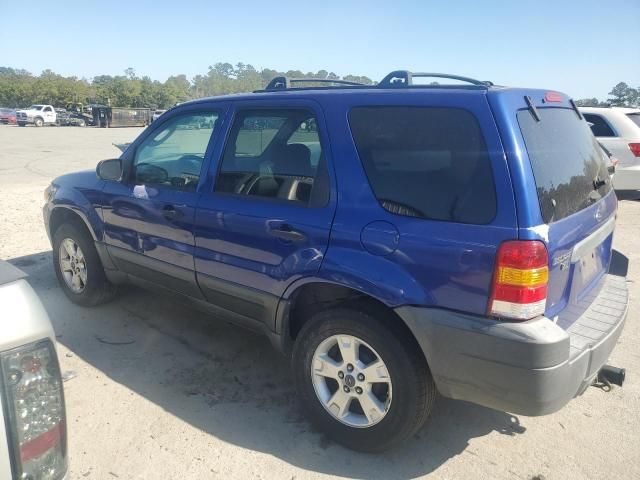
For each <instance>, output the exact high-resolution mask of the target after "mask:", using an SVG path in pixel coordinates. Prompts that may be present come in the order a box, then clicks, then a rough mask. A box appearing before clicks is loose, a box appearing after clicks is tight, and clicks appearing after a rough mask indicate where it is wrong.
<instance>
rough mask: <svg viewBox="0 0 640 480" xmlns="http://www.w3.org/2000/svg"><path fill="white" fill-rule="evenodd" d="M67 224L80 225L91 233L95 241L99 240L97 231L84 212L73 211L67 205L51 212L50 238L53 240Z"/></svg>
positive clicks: (55, 208) (57, 207)
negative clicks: (59, 229) (61, 227)
mask: <svg viewBox="0 0 640 480" xmlns="http://www.w3.org/2000/svg"><path fill="white" fill-rule="evenodd" d="M65 223H74V224H76V225H79V226H81V227H82V228H84V229H86V230H87V231H88V232H89V234H90V235H91V238H92V239H93V240H94V241H96V240H97V239H98V237H97V236H96V232H95V230H94V229H93V227H92V225H91V223H90V222H89V220H88V219H87V216H86V215H85V214H84V212H82V211H80V210H78V209H73V208H71V207H69V206H66V205H65V206H56V207H54V208H53V209H52V210H51V214H50V216H49V223H48V230H49V235H50V237H51V238H53V235H54V234H55V232H56V231H57V230H58V228H60V226H62V225H64V224H65Z"/></svg>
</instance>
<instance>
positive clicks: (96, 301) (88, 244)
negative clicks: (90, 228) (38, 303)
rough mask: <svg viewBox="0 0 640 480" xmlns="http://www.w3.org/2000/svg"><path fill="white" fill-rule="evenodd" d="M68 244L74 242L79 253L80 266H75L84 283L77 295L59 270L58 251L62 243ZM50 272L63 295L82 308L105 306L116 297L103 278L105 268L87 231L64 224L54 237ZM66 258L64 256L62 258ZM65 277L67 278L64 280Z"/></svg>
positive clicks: (109, 284)
mask: <svg viewBox="0 0 640 480" xmlns="http://www.w3.org/2000/svg"><path fill="white" fill-rule="evenodd" d="M67 240H71V241H72V242H75V244H77V246H78V247H79V249H80V250H81V252H82V257H83V258H84V261H83V262H78V265H80V264H82V265H83V266H84V272H85V275H84V277H85V278H84V282H82V283H83V285H82V288H81V289H80V290H79V291H78V290H75V291H74V289H73V287H72V285H71V284H69V283H68V281H67V279H68V278H69V272H68V271H67V272H63V269H62V268H63V267H62V266H61V261H60V259H61V255H63V254H64V253H61V247H62V248H64V247H63V245H62V244H63V242H65V241H67ZM52 243H53V268H54V270H55V272H56V277H57V278H58V283H60V287H61V288H62V291H63V292H64V293H65V295H66V296H67V297H68V298H69V300H71V301H72V302H73V303H75V304H77V305H82V306H83V307H93V306H96V305H100V304H101V303H105V302H107V301H109V300H111V299H112V298H113V296H114V295H115V290H116V289H115V286H114V285H112V284H111V283H110V282H109V281H108V280H107V277H106V276H105V274H104V268H103V266H102V262H101V261H100V257H99V256H98V252H97V250H96V247H95V244H94V243H93V238H91V236H90V235H89V233H88V232H87V230H86V229H85V228H83V227H79V226H78V225H76V224H73V223H65V224H63V225H61V226H60V227H59V228H58V229H57V230H56V231H55V233H54V234H53V242H52ZM64 255H65V256H66V254H64ZM65 277H66V278H65Z"/></svg>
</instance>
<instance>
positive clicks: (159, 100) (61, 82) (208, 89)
mask: <svg viewBox="0 0 640 480" xmlns="http://www.w3.org/2000/svg"><path fill="white" fill-rule="evenodd" d="M281 75H285V76H288V77H296V78H310V79H333V80H335V79H340V78H341V77H339V76H338V75H336V74H335V73H333V72H328V71H326V70H320V71H318V72H315V73H314V72H306V73H304V72H302V71H300V70H289V71H286V72H279V71H277V70H272V69H268V68H265V69H262V70H257V69H256V68H255V67H253V66H252V65H249V64H244V63H238V64H236V65H232V64H230V63H216V64H215V65H213V66H210V67H209V70H208V72H207V73H206V74H204V75H196V76H195V77H194V78H193V79H191V80H189V79H188V78H187V76H186V75H183V74H182V75H173V76H171V77H169V78H168V79H167V80H166V81H164V82H160V81H158V80H152V79H151V78H150V77H148V76H142V77H140V76H138V75H137V74H136V71H135V70H134V69H133V68H127V69H126V70H125V71H124V75H115V76H112V75H98V76H96V77H94V78H93V79H91V80H87V79H86V78H78V77H64V76H62V75H58V74H57V73H55V72H52V71H51V70H45V71H43V72H42V73H41V74H40V75H37V76H36V75H33V74H31V73H30V72H28V71H26V70H21V69H15V68H9V67H0V106H2V107H25V106H28V105H32V104H38V103H45V104H50V105H53V106H55V107H65V106H66V105H67V104H69V103H84V104H87V103H99V104H109V105H112V106H118V107H150V108H169V107H172V106H174V105H175V104H176V103H179V102H184V101H186V100H191V99H194V98H201V97H210V96H216V95H224V94H228V93H241V92H251V91H253V90H258V89H261V88H264V87H265V86H266V85H267V84H268V83H269V81H271V80H272V79H273V78H274V77H276V76H281ZM342 79H343V80H349V81H353V82H360V83H364V84H368V85H371V84H373V83H374V82H373V81H372V80H371V79H370V78H368V77H365V76H358V75H346V76H344V77H343V78H342Z"/></svg>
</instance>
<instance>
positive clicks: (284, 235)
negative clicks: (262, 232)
mask: <svg viewBox="0 0 640 480" xmlns="http://www.w3.org/2000/svg"><path fill="white" fill-rule="evenodd" d="M269 233H270V234H271V235H272V236H274V237H276V238H279V239H280V240H286V241H289V242H303V241H305V240H306V239H307V236H306V235H305V234H304V233H302V232H300V231H298V230H294V229H293V228H291V225H288V224H286V223H283V224H282V225H279V226H277V227H274V228H271V229H270V230H269Z"/></svg>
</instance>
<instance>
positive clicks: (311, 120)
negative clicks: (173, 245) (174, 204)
mask: <svg viewBox="0 0 640 480" xmlns="http://www.w3.org/2000/svg"><path fill="white" fill-rule="evenodd" d="M325 135H326V134H325V131H324V123H323V119H322V116H321V111H320V109H319V108H318V107H317V105H316V104H315V103H313V102H297V103H296V104H295V105H291V104H287V105H278V104H277V103H271V102H269V103H268V104H266V103H263V102H259V101H256V102H246V103H238V104H236V111H235V112H234V115H233V121H232V124H231V127H230V130H229V133H228V135H227V142H226V146H225V147H224V151H223V152H221V154H220V165H219V166H218V169H217V175H216V178H215V185H214V186H213V191H212V192H210V193H205V192H203V196H202V199H201V201H200V204H199V206H198V210H197V212H196V226H195V235H196V256H195V257H196V258H195V263H196V272H197V277H198V282H199V284H200V287H201V289H202V291H203V293H204V295H205V297H206V298H207V300H209V301H210V302H212V303H215V304H216V305H217V306H219V307H222V308H224V309H226V310H227V311H229V312H231V313H233V314H235V315H236V316H239V317H240V318H239V320H240V321H243V320H247V319H248V320H250V321H253V322H259V323H263V324H266V325H267V326H268V327H269V328H273V324H274V317H275V309H276V306H277V303H278V300H279V299H280V297H281V296H282V294H283V292H284V290H285V289H286V288H287V286H288V285H289V284H291V282H293V281H294V280H295V279H297V278H300V277H303V276H308V275H313V274H315V273H316V272H317V271H318V269H319V268H320V265H321V262H322V259H323V257H324V254H325V252H326V250H327V244H328V241H329V233H330V228H331V224H332V219H333V214H334V210H335V202H336V199H335V194H332V190H333V188H332V186H331V185H332V182H331V180H330V178H331V176H330V175H329V158H328V149H327V148H326V145H327V138H326V136H325Z"/></svg>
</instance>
